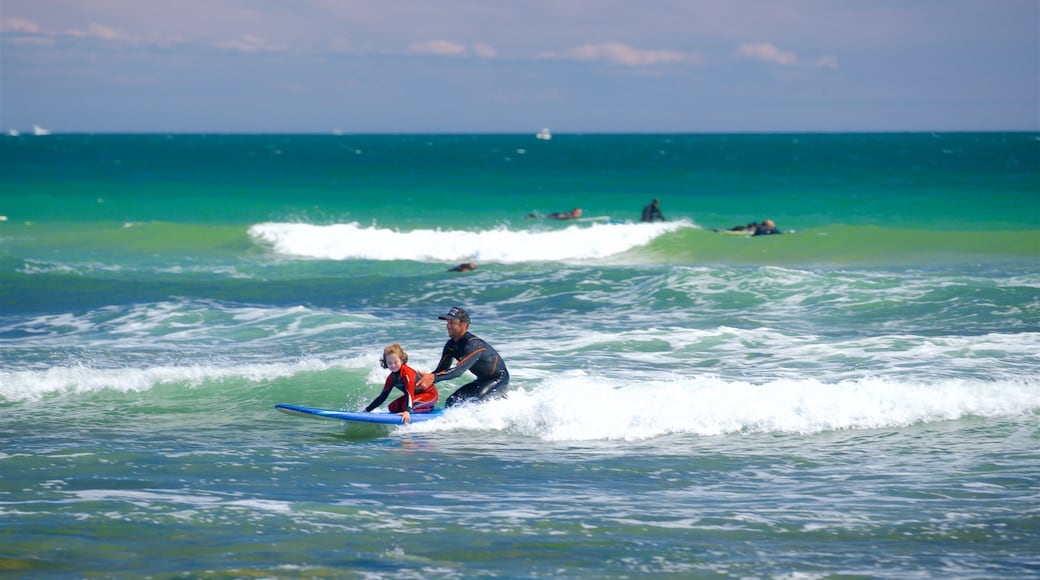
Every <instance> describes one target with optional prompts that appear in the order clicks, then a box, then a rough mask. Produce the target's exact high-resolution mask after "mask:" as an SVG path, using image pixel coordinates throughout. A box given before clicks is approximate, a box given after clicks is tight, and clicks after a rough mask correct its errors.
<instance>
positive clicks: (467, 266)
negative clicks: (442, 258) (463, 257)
mask: <svg viewBox="0 0 1040 580" xmlns="http://www.w3.org/2000/svg"><path fill="white" fill-rule="evenodd" d="M476 269H477V265H476V264H474V263H473V262H463V263H461V264H459V265H458V266H455V267H454V268H451V269H449V270H448V271H449V272H472V271H473V270H476Z"/></svg>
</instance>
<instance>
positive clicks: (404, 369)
mask: <svg viewBox="0 0 1040 580" xmlns="http://www.w3.org/2000/svg"><path fill="white" fill-rule="evenodd" d="M407 362H408V353H406V352H405V351H404V349H403V348H401V345H400V344H398V343H396V342H395V343H393V344H391V345H390V346H388V347H386V348H384V349H383V358H381V359H379V364H380V366H382V367H383V368H384V369H389V370H390V374H389V375H388V376H387V377H386V382H385V383H383V391H382V392H381V393H379V396H378V397H376V398H375V400H374V401H372V402H371V403H369V404H368V406H367V407H365V412H366V413H371V412H372V409H375V408H376V407H378V406H379V405H382V404H383V401H385V400H386V397H387V395H389V394H390V391H392V390H394V389H395V388H397V389H400V390H402V391H404V395H401V396H400V397H398V398H397V399H395V400H394V401H393V402H392V403H390V404H389V405H388V406H387V409H388V410H389V411H390V412H391V413H397V414H398V415H400V416H401V418H402V419H404V423H405V424H406V425H407V424H408V423H411V421H412V417H411V414H412V413H429V412H430V411H432V410H433V408H434V407H435V406H436V405H437V398H438V397H439V395H438V393H437V388H436V387H434V386H433V385H427V386H425V387H420V386H419V385H417V384H416V379H417V378H418V377H419V376H428V375H420V373H419V371H417V370H415V369H413V368H412V367H410V366H408V365H407V364H405V363H407Z"/></svg>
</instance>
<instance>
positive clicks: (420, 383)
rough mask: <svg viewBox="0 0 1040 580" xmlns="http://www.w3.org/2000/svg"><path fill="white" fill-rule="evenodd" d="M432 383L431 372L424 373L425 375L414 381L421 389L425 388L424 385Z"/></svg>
mask: <svg viewBox="0 0 1040 580" xmlns="http://www.w3.org/2000/svg"><path fill="white" fill-rule="evenodd" d="M432 384H433V373H426V374H425V375H423V376H421V377H419V380H418V381H416V383H415V386H417V387H419V388H421V389H425V388H426V387H428V386H430V385H432Z"/></svg>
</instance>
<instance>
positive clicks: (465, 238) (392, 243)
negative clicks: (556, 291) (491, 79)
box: [249, 222, 692, 263]
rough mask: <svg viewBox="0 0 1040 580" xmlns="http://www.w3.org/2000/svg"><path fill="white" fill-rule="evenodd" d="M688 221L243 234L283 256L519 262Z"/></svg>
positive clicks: (609, 244) (620, 246)
mask: <svg viewBox="0 0 1040 580" xmlns="http://www.w3.org/2000/svg"><path fill="white" fill-rule="evenodd" d="M682 227H692V226H691V224H689V223H688V222H663V223H662V222H656V223H647V224H594V225H591V226H578V225H571V226H568V227H566V228H564V229H559V230H542V231H536V230H511V229H508V228H505V227H500V228H495V229H490V230H482V231H463V230H430V229H418V230H411V231H399V230H392V229H387V228H380V227H377V226H372V227H361V226H359V225H358V224H357V223H349V224H334V225H325V226H322V225H312V224H302V223H261V224H256V225H254V226H252V227H250V228H249V234H250V235H251V236H252V237H253V238H255V239H257V240H259V241H262V242H264V243H267V244H270V245H271V246H272V247H273V248H274V250H275V251H276V252H278V253H280V254H284V255H287V256H299V257H307V258H319V259H330V260H359V259H360V260H417V261H437V262H440V261H444V262H452V261H458V260H478V261H481V262H497V263H520V262H543V261H562V260H581V259H595V258H605V257H607V256H613V255H617V254H621V253H623V252H625V251H628V250H631V249H632V248H636V247H639V246H643V245H646V244H647V243H649V242H650V241H651V240H653V239H654V238H656V237H657V236H660V235H662V234H665V233H667V232H670V231H674V230H677V229H679V228H682Z"/></svg>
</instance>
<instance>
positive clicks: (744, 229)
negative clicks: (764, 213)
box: [712, 220, 783, 236]
mask: <svg viewBox="0 0 1040 580" xmlns="http://www.w3.org/2000/svg"><path fill="white" fill-rule="evenodd" d="M712 231H715V232H717V231H719V230H712ZM730 232H732V233H740V234H748V235H750V236H771V235H773V234H782V233H783V232H781V231H780V230H778V229H777V228H776V224H775V223H774V222H773V220H764V221H762V222H761V223H760V222H751V223H749V224H747V225H746V226H733V227H731V228H730V229H728V230H726V231H725V232H724V233H730Z"/></svg>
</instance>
